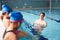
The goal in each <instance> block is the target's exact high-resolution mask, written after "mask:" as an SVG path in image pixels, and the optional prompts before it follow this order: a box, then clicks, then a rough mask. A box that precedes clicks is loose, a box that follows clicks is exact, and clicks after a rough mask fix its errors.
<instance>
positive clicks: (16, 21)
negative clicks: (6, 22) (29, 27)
mask: <svg viewBox="0 0 60 40" xmlns="http://www.w3.org/2000/svg"><path fill="white" fill-rule="evenodd" d="M9 16H10V24H11V25H12V26H13V27H14V29H18V28H19V26H21V23H22V22H23V15H22V14H21V13H20V12H17V11H14V12H11V13H10V14H9Z"/></svg>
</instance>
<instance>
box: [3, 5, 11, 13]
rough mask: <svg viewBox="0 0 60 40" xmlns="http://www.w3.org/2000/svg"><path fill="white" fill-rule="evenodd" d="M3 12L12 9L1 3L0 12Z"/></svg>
mask: <svg viewBox="0 0 60 40" xmlns="http://www.w3.org/2000/svg"><path fill="white" fill-rule="evenodd" d="M5 12H12V9H11V8H10V7H8V6H7V5H2V13H5Z"/></svg>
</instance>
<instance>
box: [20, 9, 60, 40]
mask: <svg viewBox="0 0 60 40" xmlns="http://www.w3.org/2000/svg"><path fill="white" fill-rule="evenodd" d="M41 11H42V12H45V14H46V16H49V17H52V18H56V19H60V14H59V13H60V10H52V12H51V14H49V11H48V10H23V11H21V13H22V14H23V16H24V19H25V20H26V21H27V22H28V23H30V24H33V22H34V21H35V20H37V19H39V14H40V12H41ZM34 14H37V15H34ZM45 21H46V22H47V27H46V28H44V30H43V31H42V33H41V35H43V36H44V37H46V38H48V40H60V23H57V22H55V21H53V20H50V19H47V18H45ZM19 29H20V30H23V31H25V32H28V33H29V34H31V32H29V29H27V28H26V26H25V24H24V23H23V24H22V26H21V28H19ZM19 40H32V39H31V37H28V36H26V37H23V38H20V39H19Z"/></svg>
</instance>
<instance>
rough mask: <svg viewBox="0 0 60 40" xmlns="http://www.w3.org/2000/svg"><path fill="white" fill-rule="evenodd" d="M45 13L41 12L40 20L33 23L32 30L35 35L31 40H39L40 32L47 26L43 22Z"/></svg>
mask: <svg viewBox="0 0 60 40" xmlns="http://www.w3.org/2000/svg"><path fill="white" fill-rule="evenodd" d="M44 17H45V13H43V12H41V14H40V18H39V19H38V20H36V21H35V22H34V24H33V25H34V29H35V31H36V32H37V34H36V35H35V36H34V39H33V40H39V38H40V34H41V31H42V30H43V29H44V28H45V27H46V26H47V23H46V21H45V20H44Z"/></svg>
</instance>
